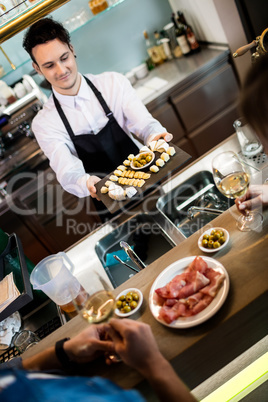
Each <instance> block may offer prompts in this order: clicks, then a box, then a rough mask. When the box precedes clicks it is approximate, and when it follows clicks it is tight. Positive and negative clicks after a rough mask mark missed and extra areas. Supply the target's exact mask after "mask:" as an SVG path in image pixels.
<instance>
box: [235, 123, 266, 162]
mask: <svg viewBox="0 0 268 402" xmlns="http://www.w3.org/2000/svg"><path fill="white" fill-rule="evenodd" d="M233 126H234V128H235V131H236V135H237V138H238V141H239V144H240V147H241V151H242V154H243V155H244V156H246V157H252V156H255V155H257V154H258V153H260V152H261V151H262V149H263V147H262V144H261V142H260V140H259V139H258V137H257V136H256V134H255V133H254V131H253V129H252V128H251V127H250V126H249V124H248V123H247V122H246V120H245V118H244V117H240V118H239V119H237V120H235V122H234V124H233Z"/></svg>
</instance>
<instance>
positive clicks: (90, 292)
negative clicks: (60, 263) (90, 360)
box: [70, 272, 121, 363]
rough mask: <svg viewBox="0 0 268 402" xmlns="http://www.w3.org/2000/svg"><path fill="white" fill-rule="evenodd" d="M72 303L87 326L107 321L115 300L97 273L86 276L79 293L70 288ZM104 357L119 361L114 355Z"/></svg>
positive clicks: (107, 354)
mask: <svg viewBox="0 0 268 402" xmlns="http://www.w3.org/2000/svg"><path fill="white" fill-rule="evenodd" d="M70 294H71V296H72V303H73V305H74V307H75V309H76V311H77V313H78V314H79V315H80V316H81V317H82V318H83V319H84V320H85V321H87V322H88V323H89V324H94V323H100V322H104V321H108V320H109V318H110V317H112V315H113V312H114V309H115V306H116V300H115V296H114V294H113V291H112V288H111V286H110V285H109V284H108V283H107V281H106V280H105V279H104V278H103V277H101V276H100V275H99V274H98V273H97V272H91V273H90V275H88V278H87V282H85V283H83V286H81V288H80V290H79V293H78V294H77V293H74V292H73V290H72V288H70ZM105 357H106V358H107V359H108V360H110V361H112V362H114V363H117V362H120V361H121V359H120V357H119V356H117V355H116V354H110V353H105Z"/></svg>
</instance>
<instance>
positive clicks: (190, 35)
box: [177, 11, 201, 53]
mask: <svg viewBox="0 0 268 402" xmlns="http://www.w3.org/2000/svg"><path fill="white" fill-rule="evenodd" d="M177 15H178V17H177V21H178V23H181V24H183V25H184V26H185V27H186V30H185V31H186V38H187V41H188V43H189V46H190V48H191V52H192V53H197V52H199V51H200V50H201V47H200V45H199V43H198V41H197V39H196V36H195V34H194V31H193V29H192V27H191V25H189V24H188V23H187V21H186V19H185V17H184V14H183V13H182V12H181V11H177Z"/></svg>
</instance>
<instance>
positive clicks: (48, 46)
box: [32, 39, 80, 95]
mask: <svg viewBox="0 0 268 402" xmlns="http://www.w3.org/2000/svg"><path fill="white" fill-rule="evenodd" d="M32 53H33V56H34V58H35V60H36V63H33V67H34V68H35V70H36V71H37V72H38V73H39V74H42V75H43V76H44V77H45V78H46V79H47V81H48V82H49V83H50V84H51V85H52V86H53V88H55V90H56V91H57V92H59V93H60V94H63V95H76V94H77V92H78V90H79V86H80V79H79V75H78V73H77V65H76V61H75V57H74V53H73V48H72V47H71V48H69V46H68V45H67V44H66V43H63V42H61V41H60V40H59V39H53V40H51V41H49V42H46V43H43V44H41V45H37V46H35V47H34V48H33V49H32Z"/></svg>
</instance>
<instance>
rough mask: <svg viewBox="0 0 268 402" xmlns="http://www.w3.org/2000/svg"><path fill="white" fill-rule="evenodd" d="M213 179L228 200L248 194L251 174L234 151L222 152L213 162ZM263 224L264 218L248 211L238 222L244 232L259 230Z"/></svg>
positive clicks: (239, 227)
mask: <svg viewBox="0 0 268 402" xmlns="http://www.w3.org/2000/svg"><path fill="white" fill-rule="evenodd" d="M212 170H213V178H214V181H215V184H216V186H217V188H218V189H219V191H220V192H221V193H222V194H224V195H225V196H226V197H228V198H232V199H235V198H239V197H242V196H243V195H245V194H246V192H247V190H248V187H249V183H250V174H249V172H248V169H247V168H246V166H245V165H244V164H243V162H242V161H241V160H240V159H239V157H238V155H237V154H236V153H234V152H232V151H227V152H222V153H220V154H218V155H216V156H215V158H214V159H213V161H212ZM262 222H263V216H262V215H261V214H260V213H258V212H254V211H248V210H247V211H246V215H241V216H240V217H239V219H238V220H237V227H238V229H239V230H241V231H242V232H247V231H250V230H255V229H257V228H258V227H259V226H260V225H261V224H262Z"/></svg>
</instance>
